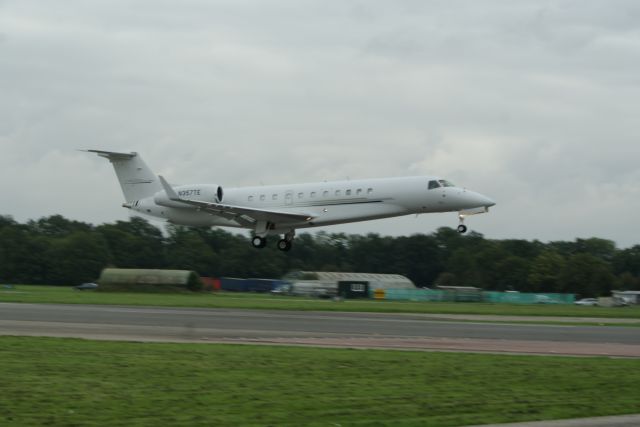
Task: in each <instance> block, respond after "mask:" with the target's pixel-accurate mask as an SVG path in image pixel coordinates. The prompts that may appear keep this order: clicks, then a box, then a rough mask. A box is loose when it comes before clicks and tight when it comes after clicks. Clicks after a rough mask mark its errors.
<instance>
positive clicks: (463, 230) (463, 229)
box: [458, 224, 467, 234]
mask: <svg viewBox="0 0 640 427" xmlns="http://www.w3.org/2000/svg"><path fill="white" fill-rule="evenodd" d="M466 232H467V226H466V225H464V224H460V225H459V226H458V233H460V234H464V233H466Z"/></svg>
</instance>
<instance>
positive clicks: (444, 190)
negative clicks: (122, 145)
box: [83, 150, 495, 251]
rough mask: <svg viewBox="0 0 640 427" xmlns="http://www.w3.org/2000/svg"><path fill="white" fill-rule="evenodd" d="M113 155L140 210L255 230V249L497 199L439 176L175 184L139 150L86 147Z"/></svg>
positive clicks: (464, 209)
mask: <svg viewBox="0 0 640 427" xmlns="http://www.w3.org/2000/svg"><path fill="white" fill-rule="evenodd" d="M83 151H87V152H90V153H96V154H98V155H99V156H101V157H105V158H107V159H109V161H110V162H111V164H113V167H114V169H115V172H116V175H117V176H118V180H119V181H120V186H121V187H122V192H123V193H124V197H125V200H126V203H124V204H123V205H122V206H123V207H125V208H128V209H131V210H133V211H136V212H139V213H142V214H145V215H149V216H152V217H155V218H160V219H163V220H166V221H169V222H171V223H173V224H181V225H188V226H202V227H211V226H220V227H239V228H248V229H250V230H253V238H252V239H251V243H252V245H253V246H254V247H256V248H263V247H265V246H266V244H267V236H270V235H283V237H282V238H281V239H280V240H278V249H280V250H282V251H288V250H290V249H291V243H292V241H293V238H294V236H295V231H296V229H298V228H309V227H321V226H326V225H332V224H343V223H348V222H357V221H367V220H373V219H380V218H389V217H395V216H402V215H410V214H421V213H431V212H458V217H459V220H460V223H459V225H458V231H459V232H460V233H464V232H466V231H467V227H466V226H465V225H464V218H465V217H466V216H468V215H474V214H479V213H484V212H488V211H489V207H490V206H493V205H495V202H494V201H493V200H491V199H490V198H488V197H486V196H483V195H482V194H479V193H475V192H473V191H469V190H467V189H465V188H460V187H456V186H455V185H453V184H452V183H450V182H449V181H447V180H445V179H441V178H438V177H434V176H414V177H404V178H377V179H362V180H347V181H331V182H316V183H308V184H290V185H268V186H256V187H239V188H225V189H224V190H223V188H222V187H221V186H220V185H215V184H191V185H180V186H171V185H169V183H167V181H166V180H165V179H164V178H163V177H162V176H156V175H155V174H154V173H153V172H151V169H149V167H148V166H147V165H146V164H145V162H144V161H143V160H142V158H141V157H140V155H139V154H138V153H114V152H110V151H101V150H83Z"/></svg>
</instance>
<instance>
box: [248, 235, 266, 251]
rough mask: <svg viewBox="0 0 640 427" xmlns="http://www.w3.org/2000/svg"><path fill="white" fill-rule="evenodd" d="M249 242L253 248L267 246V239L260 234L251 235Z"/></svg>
mask: <svg viewBox="0 0 640 427" xmlns="http://www.w3.org/2000/svg"><path fill="white" fill-rule="evenodd" d="M251 244H252V245H253V247H254V248H258V249H262V248H264V247H265V246H267V239H265V238H264V237H260V236H253V238H252V239H251Z"/></svg>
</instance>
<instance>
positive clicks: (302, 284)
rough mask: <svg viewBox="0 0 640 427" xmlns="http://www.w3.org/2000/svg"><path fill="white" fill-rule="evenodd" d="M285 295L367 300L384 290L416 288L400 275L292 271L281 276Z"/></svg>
mask: <svg viewBox="0 0 640 427" xmlns="http://www.w3.org/2000/svg"><path fill="white" fill-rule="evenodd" d="M283 280H285V281H286V282H288V283H289V285H288V287H289V288H288V293H290V294H293V295H308V296H319V297H334V296H341V297H344V298H368V297H369V295H370V292H375V291H376V290H387V289H416V287H415V285H414V284H413V282H412V281H411V280H409V279H408V278H407V277H405V276H402V275H400V274H379V273H345V272H328V271H294V272H292V273H289V274H287V275H285V276H284V277H283Z"/></svg>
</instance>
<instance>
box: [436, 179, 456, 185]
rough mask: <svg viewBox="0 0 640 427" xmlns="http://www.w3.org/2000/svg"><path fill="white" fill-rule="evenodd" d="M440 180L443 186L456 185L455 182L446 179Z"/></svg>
mask: <svg viewBox="0 0 640 427" xmlns="http://www.w3.org/2000/svg"><path fill="white" fill-rule="evenodd" d="M438 182H439V183H440V184H441V185H442V186H443V187H455V185H453V183H451V182H449V181H447V180H446V179H439V180H438Z"/></svg>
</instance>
